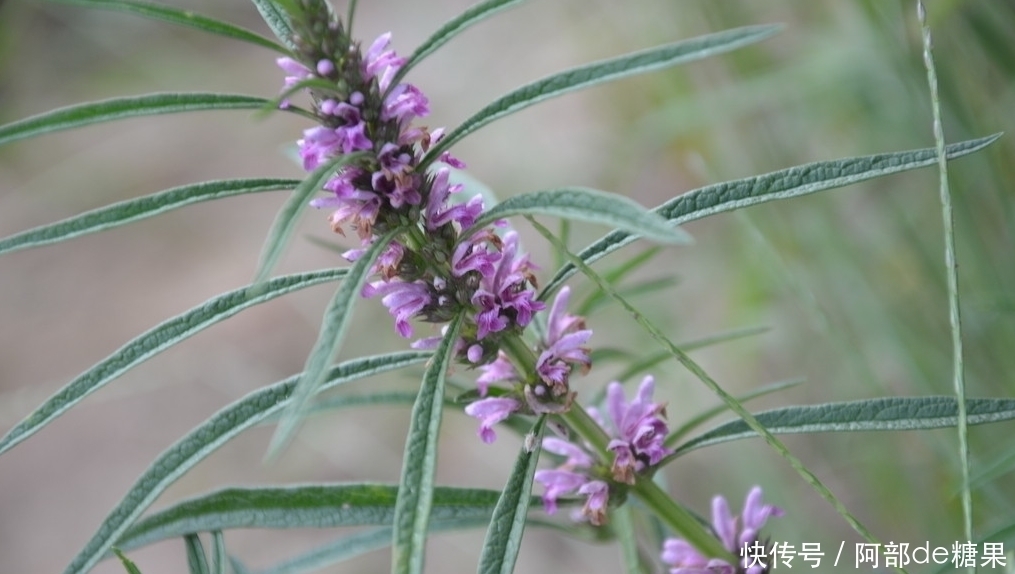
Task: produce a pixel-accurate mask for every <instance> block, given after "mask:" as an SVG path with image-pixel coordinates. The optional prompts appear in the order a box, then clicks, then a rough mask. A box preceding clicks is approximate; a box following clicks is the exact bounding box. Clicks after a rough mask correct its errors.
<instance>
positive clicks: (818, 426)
mask: <svg viewBox="0 0 1015 574" xmlns="http://www.w3.org/2000/svg"><path fill="white" fill-rule="evenodd" d="M957 407H958V401H956V400H955V397H938V396H933V397H888V398H880V399H870V400H864V401H849V402H842V403H826V404H821V405H808V406H798V407H785V408H781V409H773V410H770V411H765V412H760V413H758V414H757V415H755V418H757V419H758V422H759V423H761V424H762V425H764V427H765V428H766V429H767V430H768V432H770V433H772V434H794V433H813V432H856V431H900V430H923V429H936V428H945V427H954V426H955V425H956V422H957V420H958V419H957V416H956V412H957V410H958V409H957ZM966 413H967V415H968V418H967V420H968V423H969V424H971V425H981V424H986V423H994V422H1000V421H1007V420H1012V419H1015V399H967V400H966ZM752 436H757V434H756V433H755V432H754V431H753V430H751V429H750V428H749V427H748V426H747V425H746V424H745V423H744V421H742V420H736V421H731V422H728V423H725V424H723V425H720V426H718V427H716V428H714V429H712V430H710V431H708V432H706V433H704V434H702V435H700V436H698V437H695V438H693V439H691V440H689V441H687V442H686V443H684V444H682V445H681V446H679V447H678V448H677V449H676V452H675V453H674V454H675V455H681V454H684V453H686V452H689V451H692V450H695V449H698V448H701V447H704V446H710V445H713V444H719V443H723V442H728V441H732V440H739V439H742V438H749V437H752Z"/></svg>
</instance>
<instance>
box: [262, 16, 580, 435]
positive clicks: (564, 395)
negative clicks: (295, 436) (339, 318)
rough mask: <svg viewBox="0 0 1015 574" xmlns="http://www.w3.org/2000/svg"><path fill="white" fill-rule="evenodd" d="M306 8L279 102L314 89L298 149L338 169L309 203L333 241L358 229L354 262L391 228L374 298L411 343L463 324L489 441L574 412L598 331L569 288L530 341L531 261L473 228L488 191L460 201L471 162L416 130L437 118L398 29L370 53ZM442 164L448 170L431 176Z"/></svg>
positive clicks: (371, 290)
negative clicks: (424, 331)
mask: <svg viewBox="0 0 1015 574" xmlns="http://www.w3.org/2000/svg"><path fill="white" fill-rule="evenodd" d="M300 4H301V8H302V10H300V11H299V12H298V15H297V16H296V17H295V18H294V22H293V28H294V30H295V31H296V36H295V38H294V43H295V44H296V46H297V53H296V55H297V56H298V57H297V58H281V59H279V60H278V65H279V67H280V68H282V70H283V71H284V72H285V73H286V78H285V81H284V86H285V91H284V93H283V98H284V99H283V100H282V102H281V104H280V105H281V106H283V107H288V106H291V105H292V104H291V103H290V102H289V99H288V98H289V97H290V96H291V95H292V94H293V93H294V92H297V91H300V90H301V89H305V90H306V91H307V92H308V93H309V94H310V96H311V98H312V100H313V114H314V116H315V117H316V119H317V121H318V125H316V126H315V127H312V128H309V129H307V130H305V131H304V133H303V138H301V139H300V140H299V141H298V142H297V145H298V147H299V155H300V158H301V159H302V162H303V167H304V169H306V170H308V171H312V170H318V169H328V167H327V166H331V165H334V166H336V167H335V170H334V172H333V173H332V174H331V176H330V177H328V178H327V181H326V183H325V184H324V185H323V188H324V191H325V192H326V195H325V196H324V197H321V198H318V199H315V200H313V201H312V202H311V205H313V206H314V207H318V208H328V209H331V210H332V212H331V216H330V218H329V221H330V223H331V227H332V229H333V230H334V231H335V232H337V233H339V234H341V235H343V236H344V235H345V232H346V230H347V229H351V230H354V231H355V232H356V235H357V237H358V240H359V245H358V246H355V247H354V248H353V249H351V250H349V251H347V252H346V253H345V254H344V256H345V257H346V259H348V260H350V261H354V260H356V259H358V258H359V257H361V256H362V254H363V253H364V252H365V250H366V248H367V247H368V246H370V245H371V244H372V243H373V242H375V241H376V240H377V238H378V237H379V236H380V235H383V234H386V233H387V232H389V231H396V238H395V240H394V241H393V242H392V243H390V244H389V245H387V246H385V248H384V250H383V252H382V254H381V255H380V257H379V258H378V260H377V261H376V263H375V264H374V266H373V271H374V272H375V273H376V275H377V278H376V280H373V281H370V282H369V283H368V284H367V285H366V286H365V287H364V289H363V295H364V296H365V297H379V298H380V300H381V303H382V304H383V305H384V306H385V307H386V308H387V309H388V311H389V313H390V314H391V315H392V316H393V318H394V321H395V330H396V331H397V332H398V333H399V334H400V335H401V336H403V337H406V338H410V337H413V336H414V329H413V321H424V322H430V323H447V322H448V321H450V320H451V319H452V318H454V317H456V316H459V315H464V316H465V319H466V320H465V321H464V323H463V326H462V328H461V330H460V333H459V339H458V340H457V341H456V342H455V352H456V357H457V359H458V360H459V361H461V362H463V363H465V364H467V365H469V366H470V367H476V368H479V369H480V370H481V374H480V377H479V381H478V382H477V384H478V385H479V389H480V394H481V396H482V397H484V398H482V399H481V400H479V401H477V402H476V403H474V404H473V405H470V407H469V409H468V411H467V412H469V414H471V415H472V416H475V417H477V418H479V419H480V422H481V427H480V436H481V437H482V438H483V440H484V441H486V442H491V441H492V440H493V439H494V437H495V435H494V433H493V430H492V428H491V427H492V425H493V424H495V423H496V422H498V421H500V420H503V419H504V418H506V417H507V416H509V415H510V414H511V413H514V412H526V413H539V412H561V411H563V410H566V409H567V408H568V407H569V406H570V401H571V398H572V395H573V393H571V392H570V391H569V387H568V378H569V375H570V373H571V371H572V370H573V369H574V368H575V367H581V368H583V369H587V368H588V367H589V364H590V362H589V356H588V351H587V350H586V349H584V348H583V345H584V344H585V342H586V341H587V340H588V338H589V336H590V335H591V334H592V333H591V331H589V330H587V329H585V328H584V323H583V321H582V320H581V319H580V318H577V317H573V316H571V315H568V314H567V313H566V310H565V307H566V305H567V301H568V292H567V290H566V288H565V289H563V290H561V292H560V293H559V294H558V296H557V299H556V300H555V302H554V304H553V308H552V310H551V312H550V317H549V319H548V322H549V328H548V331H547V335H546V337H545V339H544V340H541V341H539V342H538V344H536V345H530V344H527V343H525V342H524V340H523V339H522V334H523V332H524V330H525V328H526V327H527V326H528V325H529V324H530V323H531V322H532V320H533V318H534V316H535V314H536V313H538V312H540V311H543V310H544V309H545V308H546V305H545V304H544V303H543V302H542V301H541V300H539V298H538V297H537V292H536V289H535V286H536V281H535V276H534V270H535V266H534V265H533V264H532V262H531V261H530V259H529V257H528V255H527V254H525V253H524V252H523V251H522V250H521V249H520V247H519V242H518V235H517V233H515V232H513V231H507V232H501V233H498V230H497V229H496V228H495V227H493V226H491V227H485V228H476V227H475V223H476V221H477V219H478V218H479V217H480V216H481V215H482V213H483V210H484V205H483V199H482V197H481V196H479V195H477V196H475V197H472V198H471V199H468V200H465V201H455V200H454V196H455V194H456V193H458V192H460V191H461V190H462V186H461V185H458V184H455V183H453V182H452V171H451V168H456V169H462V168H464V167H465V165H464V164H463V163H462V162H461V161H459V160H458V159H457V158H454V157H453V156H451V155H450V154H448V153H447V152H444V153H441V154H440V155H439V156H438V157H435V158H431V157H428V155H427V154H428V152H429V151H430V150H431V148H432V146H433V145H434V144H435V143H436V142H438V141H440V139H441V138H442V137H443V135H444V131H443V129H434V130H430V129H428V128H426V127H416V126H414V125H413V122H414V120H416V119H417V118H421V117H424V116H426V115H427V114H428V113H429V102H428V100H427V98H426V96H425V95H424V94H423V92H422V91H420V90H419V89H418V88H416V87H415V86H413V85H411V84H408V83H404V82H399V81H398V79H399V78H400V71H401V70H402V68H403V66H404V65H405V64H406V60H405V59H404V58H402V57H399V56H398V55H397V54H396V53H395V51H394V50H392V49H390V42H391V36H390V34H384V35H382V36H380V37H379V38H377V39H376V40H375V41H374V42H373V43H372V44H371V46H370V47H369V49H367V50H366V51H365V52H364V51H362V50H361V49H360V47H359V45H358V44H356V43H355V42H353V41H352V39H351V38H350V37H349V36H348V35H347V33H346V31H345V30H344V29H343V27H342V25H341V23H340V22H337V21H335V20H334V19H333V17H332V16H331V14H330V13H329V10H328V8H327V6H326V5H325V3H324V2H323V0H300ZM434 161H440V162H442V163H443V164H445V165H444V166H442V167H439V168H436V169H428V167H429V166H430V165H431V163H433V162H434ZM439 341H440V337H426V338H423V339H420V340H417V341H415V342H414V343H413V347H415V348H433V347H435V346H436V345H437V343H438V342H439ZM532 365H534V367H533V366H532ZM505 381H510V382H511V383H512V385H511V387H510V388H507V389H503V388H501V389H498V391H497V393H495V395H496V396H490V397H487V391H488V389H489V385H490V383H491V382H505Z"/></svg>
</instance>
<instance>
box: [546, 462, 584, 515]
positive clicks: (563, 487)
mask: <svg viewBox="0 0 1015 574" xmlns="http://www.w3.org/2000/svg"><path fill="white" fill-rule="evenodd" d="M533 479H534V480H535V481H536V482H538V483H540V484H542V485H543V510H545V511H546V513H547V514H554V513H556V512H557V499H558V498H560V497H561V496H564V495H566V494H568V493H571V492H575V491H576V490H578V489H579V488H581V487H582V486H584V485H585V483H586V482H588V481H589V479H588V478H586V476H585V475H584V474H581V473H578V472H574V471H571V470H566V469H565V470H561V469H540V470H537V471H536V474H535V475H534V476H533Z"/></svg>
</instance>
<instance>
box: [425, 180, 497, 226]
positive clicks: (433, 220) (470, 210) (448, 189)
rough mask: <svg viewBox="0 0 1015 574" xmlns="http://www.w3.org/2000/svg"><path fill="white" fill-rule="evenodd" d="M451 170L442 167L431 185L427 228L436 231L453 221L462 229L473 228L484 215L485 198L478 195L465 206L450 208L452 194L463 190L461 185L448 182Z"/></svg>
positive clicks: (427, 203)
mask: <svg viewBox="0 0 1015 574" xmlns="http://www.w3.org/2000/svg"><path fill="white" fill-rule="evenodd" d="M450 176H451V170H449V169H448V168H446V167H442V168H441V169H438V170H437V173H436V174H434V178H433V183H432V184H431V185H430V195H429V197H427V200H426V228H427V229H429V230H430V231H434V230H436V229H438V228H439V227H441V226H442V225H444V224H446V223H448V222H449V221H453V222H455V223H458V224H459V225H460V226H461V227H462V229H465V228H467V227H471V226H472V224H473V223H475V222H476V218H477V217H479V215H480V214H481V213H483V197H482V196H481V195H476V196H475V197H473V198H472V199H470V200H469V202H468V203H465V204H461V203H459V204H457V205H452V206H450V207H449V206H448V198H449V197H450V196H451V194H452V193H455V192H458V191H460V190H461V189H462V185H461V184H455V185H450V184H449V183H448V180H449V178H450Z"/></svg>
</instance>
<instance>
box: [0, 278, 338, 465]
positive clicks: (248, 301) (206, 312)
mask: <svg viewBox="0 0 1015 574" xmlns="http://www.w3.org/2000/svg"><path fill="white" fill-rule="evenodd" d="M345 274H346V270H345V269H330V270H327V271H316V272H313V273H298V274H295V275H286V276H284V277H278V278H276V279H272V280H271V281H269V282H268V283H266V284H265V285H264V287H263V288H262V289H260V290H259V291H258V292H257V293H252V291H251V290H250V288H249V287H243V288H240V289H237V290H235V291H230V292H228V293H225V294H223V295H219V296H218V297H215V298H214V299H211V300H209V301H208V302H206V303H205V304H203V305H201V306H200V307H196V308H194V309H191V310H190V311H187V312H186V313H183V314H182V315H177V316H176V317H173V318H172V319H169V320H167V321H164V322H163V323H161V324H159V325H158V326H156V327H154V328H153V329H150V330H149V331H147V332H145V333H143V334H142V335H140V336H138V337H136V338H135V339H133V340H132V341H130V342H129V343H127V344H126V345H124V346H123V347H120V349H119V350H117V351H116V352H115V353H113V354H112V355H110V356H108V357H106V358H105V359H103V360H102V361H100V362H99V363H98V364H96V365H95V366H94V367H92V368H91V369H88V370H87V371H85V372H84V373H82V374H81V375H78V377H77V378H75V379H74V380H73V381H71V382H70V383H68V384H67V385H66V386H65V387H63V388H62V389H60V390H59V391H57V393H56V394H55V395H53V396H52V397H50V398H49V399H47V400H46V402H44V403H43V404H42V405H41V406H40V407H39V408H37V409H35V411H34V412H33V413H32V414H30V415H29V416H28V417H26V418H25V419H24V420H23V421H21V422H20V423H18V424H17V425H15V427H14V428H13V429H11V430H10V431H8V433H7V434H6V435H4V437H3V438H2V439H0V454H2V453H4V452H6V451H7V450H10V449H11V448H12V447H13V446H15V445H17V444H18V443H20V442H21V441H23V440H25V439H27V438H28V437H30V436H31V435H33V434H35V433H36V432H38V431H39V429H41V428H42V427H44V426H46V425H47V424H48V423H49V422H50V421H52V420H53V419H55V418H56V417H58V416H60V415H61V414H63V413H64V412H65V411H67V410H68V409H70V408H71V407H72V406H74V405H76V404H77V403H78V402H80V401H81V400H82V399H84V398H85V397H86V396H88V395H90V394H92V393H93V392H95V391H97V390H98V389H100V388H101V387H103V386H104V385H106V384H107V383H109V382H110V381H112V380H113V379H115V378H117V377H119V376H120V375H122V374H124V373H125V372H127V371H128V370H129V369H131V368H133V367H135V366H137V365H138V364H140V363H142V362H143V361H145V360H147V359H149V358H151V357H153V356H155V355H157V354H158V353H161V352H162V351H164V350H166V349H168V348H169V347H172V346H173V345H175V344H177V343H179V342H181V341H183V340H184V339H186V338H188V337H190V336H191V335H194V334H196V333H198V332H200V331H202V330H204V329H205V328H207V327H210V326H211V325H214V324H215V323H218V322H219V321H222V320H225V319H228V318H229V317H232V316H233V315H235V314H237V313H239V312H240V311H243V310H244V309H247V308H249V307H252V306H254V305H257V304H259V303H264V302H265V301H270V300H271V299H274V298H276V297H279V296H281V295H285V294H286V293H291V292H293V291H297V290H299V289H304V288H306V287H311V286H313V285H319V284H321V283H327V282H329V281H336V280H338V279H341V278H342V277H344V276H345Z"/></svg>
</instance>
